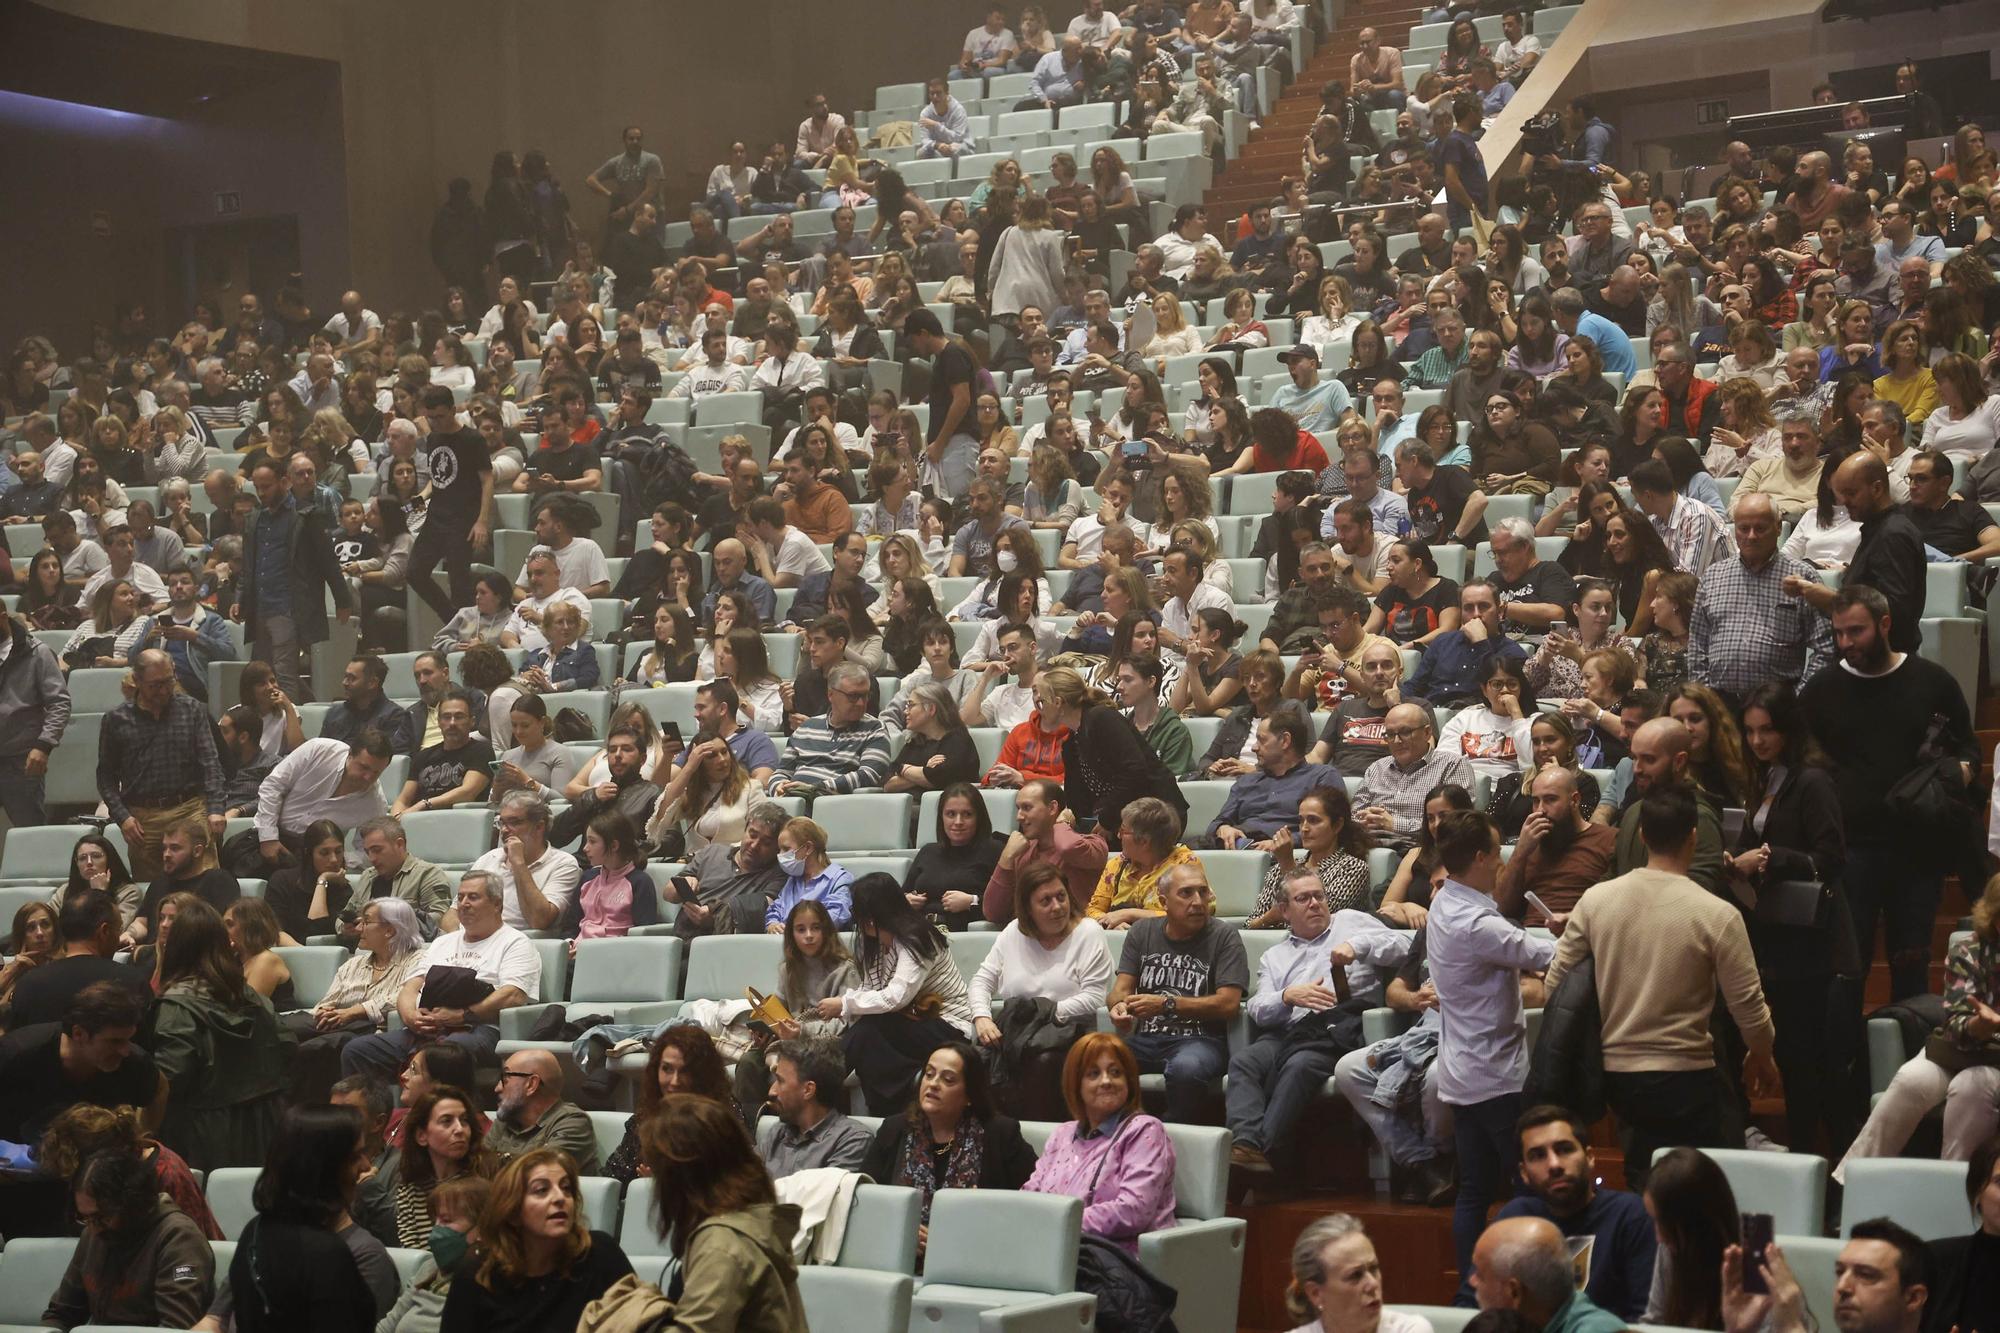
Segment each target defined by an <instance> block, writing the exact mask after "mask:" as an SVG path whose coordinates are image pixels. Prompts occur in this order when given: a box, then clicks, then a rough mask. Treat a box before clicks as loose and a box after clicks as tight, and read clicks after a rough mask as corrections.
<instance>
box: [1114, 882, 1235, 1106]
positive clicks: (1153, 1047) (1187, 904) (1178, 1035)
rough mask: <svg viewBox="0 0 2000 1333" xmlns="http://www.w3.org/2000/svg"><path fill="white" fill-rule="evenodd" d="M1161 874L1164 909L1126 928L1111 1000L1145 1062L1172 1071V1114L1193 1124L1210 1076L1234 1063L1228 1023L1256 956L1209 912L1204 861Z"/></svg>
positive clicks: (1117, 1021)
mask: <svg viewBox="0 0 2000 1333" xmlns="http://www.w3.org/2000/svg"><path fill="white" fill-rule="evenodd" d="M1161 878H1162V881H1163V882H1162V883H1161V884H1160V902H1161V904H1162V905H1163V906H1164V907H1165V908H1166V909H1167V910H1166V915H1165V916H1149V917H1147V918H1145V919H1144V920H1142V921H1137V922H1134V923H1133V925H1132V927H1131V929H1130V930H1128V931H1126V933H1125V947H1124V950H1123V952H1121V953H1120V955H1119V958H1118V980H1117V981H1115V982H1113V983H1112V986H1111V993H1110V995H1109V996H1108V997H1107V1002H1108V1004H1109V1006H1110V1009H1111V1023H1112V1026H1114V1027H1115V1028H1117V1029H1118V1031H1119V1033H1120V1034H1121V1035H1123V1036H1124V1038H1125V1044H1126V1045H1127V1046H1129V1047H1131V1048H1132V1054H1133V1055H1135V1056H1137V1057H1138V1060H1139V1068H1140V1069H1141V1070H1144V1071H1145V1072H1147V1073H1164V1074H1165V1075H1166V1077H1167V1117H1166V1118H1167V1119H1168V1120H1170V1121H1173V1122H1175V1123H1178V1124H1190V1123H1193V1122H1194V1121H1195V1120H1197V1119H1198V1115H1199V1112H1200V1110H1201V1102H1202V1098H1203V1096H1204V1095H1205V1094H1206V1093H1207V1091H1208V1084H1209V1081H1210V1080H1211V1079H1213V1078H1215V1077H1216V1076H1217V1075H1219V1074H1221V1073H1222V1072H1223V1071H1224V1070H1225V1069H1227V1068H1228V1065H1229V1024H1230V1023H1231V1022H1232V1021H1234V1020H1235V1018H1236V1014H1237V1011H1238V1010H1239V1009H1241V1008H1242V1007H1243V995H1244V992H1246V991H1247V990H1249V989H1250V962H1249V957H1248V955H1247V954H1245V953H1244V951H1243V939H1242V937H1241V936H1240V935H1238V934H1237V933H1236V928H1235V927H1234V926H1230V925H1226V924H1224V923H1223V922H1220V921H1217V920H1214V919H1213V918H1212V917H1211V916H1210V915H1209V904H1210V903H1211V902H1212V901H1213V898H1212V897H1211V896H1210V894H1209V888H1208V878H1207V876H1206V875H1205V874H1204V873H1203V871H1202V868H1201V863H1200V862H1199V861H1189V862H1187V863H1186V864H1184V865H1181V866H1178V867H1176V868H1174V869H1172V870H1169V871H1167V873H1166V874H1165V875H1164V876H1162V877H1161Z"/></svg>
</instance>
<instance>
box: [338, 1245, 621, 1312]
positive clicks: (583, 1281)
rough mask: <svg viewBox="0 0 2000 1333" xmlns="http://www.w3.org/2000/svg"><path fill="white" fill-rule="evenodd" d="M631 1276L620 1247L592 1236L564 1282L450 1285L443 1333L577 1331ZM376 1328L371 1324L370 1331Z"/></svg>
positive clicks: (560, 1278) (554, 1276)
mask: <svg viewBox="0 0 2000 1333" xmlns="http://www.w3.org/2000/svg"><path fill="white" fill-rule="evenodd" d="M631 1271H632V1261H631V1260H630V1259H627V1258H626V1257H625V1251H623V1250H621V1249H619V1248H618V1242H617V1241H616V1240H615V1239H613V1238H612V1237H611V1236H610V1235H608V1234H606V1233H605V1232H602V1231H593V1232H591V1233H590V1249H589V1250H588V1251H587V1252H586V1253H585V1254H584V1256H583V1257H582V1258H580V1259H578V1260H577V1261H576V1263H575V1264H574V1265H573V1266H572V1267H571V1268H570V1271H569V1273H568V1274H567V1275H566V1276H565V1275H563V1274H560V1273H551V1274H550V1275H549V1276H547V1277H536V1278H528V1279H526V1280H524V1281H520V1282H505V1281H503V1282H502V1283H501V1285H500V1287H499V1288H498V1289H495V1288H491V1287H488V1286H487V1285H486V1284H485V1283H483V1282H481V1281H479V1280H478V1278H477V1277H476V1276H474V1275H473V1274H470V1273H468V1274H467V1275H465V1276H464V1277H462V1278H460V1279H459V1280H458V1281H456V1282H453V1283H452V1284H451V1294H450V1295H449V1296H446V1297H445V1301H444V1314H443V1316H442V1317H441V1318H440V1320H439V1321H438V1333H548V1330H550V1329H570V1328H575V1327H576V1325H577V1321H578V1320H579V1319H581V1318H582V1317H583V1307H584V1306H586V1305H588V1304H590V1303H591V1302H592V1301H594V1300H596V1299H597V1298H598V1297H599V1296H602V1295H603V1294H604V1293H605V1292H606V1291H608V1290H610V1288H611V1286H612V1284H613V1283H615V1282H617V1281H618V1279H619V1278H621V1277H624V1276H625V1275H626V1274H628V1273H630V1272H631ZM369 1326H370V1327H373V1324H372V1321H371V1323H370V1325H369Z"/></svg>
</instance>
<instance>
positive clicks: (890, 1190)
mask: <svg viewBox="0 0 2000 1333" xmlns="http://www.w3.org/2000/svg"><path fill="white" fill-rule="evenodd" d="M922 1216H923V1197H922V1196H921V1195H919V1194H918V1193H917V1192H916V1191H915V1190H913V1189H910V1188H909V1187H907V1186H904V1185H861V1186H859V1187H857V1188H856V1189H855V1191H854V1202H853V1204H852V1205H850V1206H849V1208H848V1210H847V1232H846V1234H845V1235H843V1236H842V1237H841V1240H840V1257H839V1258H838V1259H836V1260H835V1261H834V1262H835V1264H836V1265H837V1266H838V1267H841V1268H868V1269H874V1270H875V1271H877V1272H882V1273H912V1274H913V1273H915V1272H916V1271H917V1224H918V1221H919V1219H921V1218H922Z"/></svg>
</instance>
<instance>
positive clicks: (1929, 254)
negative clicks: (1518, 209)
mask: <svg viewBox="0 0 2000 1333" xmlns="http://www.w3.org/2000/svg"><path fill="white" fill-rule="evenodd" d="M1911 256H1915V257H1916V258H1918V259H1921V260H1924V261H1925V262H1926V263H1931V264H1942V263H1943V262H1944V242H1943V241H1942V240H1940V239H1939V238H1937V237H1935V236H1917V235H1912V236H1911V237H1910V243H1909V244H1908V245H1906V246H1904V247H1903V248H1902V249H1901V250H1898V249H1897V248H1896V247H1895V246H1894V245H1892V244H1890V243H1889V242H1888V241H1877V242H1875V264H1876V267H1878V268H1886V269H1888V270H1889V271H1890V272H1891V273H1894V272H1895V271H1896V270H1897V269H1899V268H1901V267H1902V266H1903V261H1904V260H1905V259H1908V258H1910V257H1911ZM1599 1304H1602V1302H1599Z"/></svg>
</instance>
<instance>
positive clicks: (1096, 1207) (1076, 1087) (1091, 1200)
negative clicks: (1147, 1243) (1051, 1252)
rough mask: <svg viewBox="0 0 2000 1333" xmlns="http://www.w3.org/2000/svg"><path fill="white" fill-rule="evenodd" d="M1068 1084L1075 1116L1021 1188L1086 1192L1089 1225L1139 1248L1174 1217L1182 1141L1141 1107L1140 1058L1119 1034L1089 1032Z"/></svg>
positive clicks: (1074, 1051) (1074, 1053)
mask: <svg viewBox="0 0 2000 1333" xmlns="http://www.w3.org/2000/svg"><path fill="white" fill-rule="evenodd" d="M1062 1086H1063V1100H1064V1101H1065V1102H1066V1103H1068V1105H1069V1109H1070V1114H1071V1115H1072V1116H1073V1117H1075V1118H1074V1119H1071V1120H1066V1121H1064V1122H1063V1123H1062V1124H1061V1125H1059V1126H1057V1127H1056V1131H1055V1133H1053V1134H1051V1135H1050V1136H1049V1141H1048V1145H1047V1146H1046V1147H1045V1148H1043V1149H1042V1157H1041V1161H1040V1162H1038V1163H1037V1164H1036V1166H1035V1174H1034V1175H1032V1176H1030V1177H1029V1178H1028V1183H1027V1184H1025V1185H1023V1186H1021V1188H1022V1189H1024V1190H1031V1191H1034V1192H1036V1193H1040V1194H1067V1195H1070V1196H1071V1197H1073V1198H1078V1199H1082V1200H1083V1229H1084V1230H1085V1231H1086V1232H1088V1233H1089V1234H1091V1235H1093V1236H1098V1237H1101V1238H1103V1239H1104V1240H1108V1241H1110V1242H1112V1243H1113V1244H1115V1245H1117V1246H1119V1247H1120V1248H1121V1249H1123V1250H1125V1251H1126V1252H1127V1253H1130V1254H1137V1253H1138V1252H1139V1237H1140V1236H1141V1235H1143V1234H1145V1233H1146V1232H1148V1231H1160V1230H1163V1229H1165V1228H1167V1227H1170V1226H1172V1225H1173V1224H1174V1145H1173V1143H1172V1142H1171V1141H1169V1140H1168V1138H1167V1127H1166V1126H1165V1125H1163V1124H1161V1123H1160V1122H1159V1121H1158V1120H1157V1119H1155V1118H1154V1117H1153V1116H1150V1115H1147V1114H1146V1113H1145V1112H1144V1111H1143V1110H1141V1109H1140V1105H1139V1062H1138V1061H1137V1060H1136V1059H1134V1058H1133V1055H1132V1052H1131V1050H1130V1049H1129V1048H1127V1046H1126V1045H1125V1043H1124V1042H1123V1041H1122V1040H1120V1039H1119V1037H1118V1036H1117V1035H1116V1034H1115V1033H1110V1032H1092V1033H1088V1034H1086V1035H1085V1036H1083V1037H1082V1038H1080V1039H1079V1040H1078V1041H1077V1043H1076V1045H1074V1046H1072V1047H1070V1050H1069V1059H1068V1060H1066V1061H1065V1062H1064V1063H1063V1076H1062Z"/></svg>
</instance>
